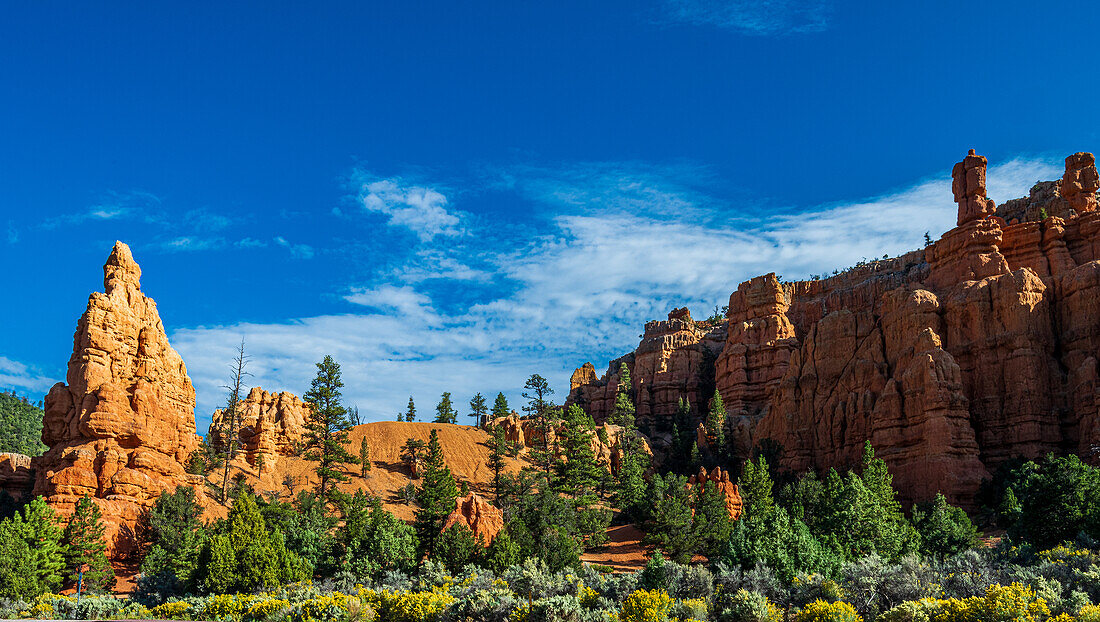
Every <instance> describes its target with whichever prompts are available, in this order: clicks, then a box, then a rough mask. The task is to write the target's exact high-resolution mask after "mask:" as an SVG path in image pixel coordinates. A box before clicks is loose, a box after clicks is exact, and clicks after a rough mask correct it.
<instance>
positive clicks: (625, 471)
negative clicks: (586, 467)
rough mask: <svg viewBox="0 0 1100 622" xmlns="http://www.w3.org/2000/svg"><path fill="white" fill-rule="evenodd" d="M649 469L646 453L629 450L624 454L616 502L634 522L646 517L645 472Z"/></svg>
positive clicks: (620, 464) (620, 462)
mask: <svg viewBox="0 0 1100 622" xmlns="http://www.w3.org/2000/svg"><path fill="white" fill-rule="evenodd" d="M648 469H649V458H648V456H646V455H645V454H644V453H642V452H640V451H629V450H628V451H624V452H623V454H622V458H621V459H620V461H619V472H618V480H619V481H618V486H617V488H616V490H615V498H614V501H615V505H616V506H617V507H618V508H619V509H621V510H622V511H623V512H626V514H627V516H630V517H632V518H633V519H634V520H638V519H639V518H640V517H643V516H645V515H646V512H645V507H646V504H647V500H646V481H645V472H646V470H648Z"/></svg>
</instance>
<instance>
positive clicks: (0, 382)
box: [0, 356, 58, 397]
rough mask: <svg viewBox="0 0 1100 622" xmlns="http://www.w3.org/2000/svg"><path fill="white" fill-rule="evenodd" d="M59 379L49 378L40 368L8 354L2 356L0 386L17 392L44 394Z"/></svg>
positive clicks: (0, 358) (0, 357)
mask: <svg viewBox="0 0 1100 622" xmlns="http://www.w3.org/2000/svg"><path fill="white" fill-rule="evenodd" d="M57 380H58V379H56V378H49V377H47V376H46V375H44V374H42V373H41V372H40V371H39V370H37V369H34V368H32V367H30V366H28V365H26V364H24V363H20V362H19V361H14V360H12V359H10V358H8V357H6V356H0V388H6V389H15V390H16V391H17V392H21V393H22V392H27V393H31V394H36V395H37V396H38V397H40V396H41V394H44V393H45V392H46V390H47V389H49V388H50V387H51V386H52V385H53V384H54V383H55V382H57Z"/></svg>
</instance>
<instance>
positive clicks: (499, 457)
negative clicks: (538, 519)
mask: <svg viewBox="0 0 1100 622" xmlns="http://www.w3.org/2000/svg"><path fill="white" fill-rule="evenodd" d="M487 444H488V445H489V460H488V463H487V466H488V467H489V469H490V470H492V472H493V482H492V485H493V498H494V499H495V500H496V502H497V506H501V500H500V493H501V487H502V481H501V474H502V473H503V472H504V467H505V465H506V464H507V463H506V461H505V459H504V457H505V456H506V455H507V454H508V449H509V445H510V443H509V442H508V438H507V437H506V436H505V435H504V426H502V425H494V426H492V427H491V428H489V440H488V441H487Z"/></svg>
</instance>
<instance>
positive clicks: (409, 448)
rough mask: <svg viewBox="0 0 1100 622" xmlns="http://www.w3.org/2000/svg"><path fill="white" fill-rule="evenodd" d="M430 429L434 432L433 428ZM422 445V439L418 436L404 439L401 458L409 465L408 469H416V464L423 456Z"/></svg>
mask: <svg viewBox="0 0 1100 622" xmlns="http://www.w3.org/2000/svg"><path fill="white" fill-rule="evenodd" d="M432 431H433V432H434V431H435V430H432ZM424 447H425V445H424V441H422V440H420V439H418V438H407V439H405V444H404V445H402V446H401V459H402V460H403V461H404V462H405V464H406V465H407V466H408V467H409V470H410V471H413V472H415V471H416V465H417V464H418V463H419V462H420V459H421V458H422V457H423V454H424Z"/></svg>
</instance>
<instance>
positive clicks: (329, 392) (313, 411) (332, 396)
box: [303, 356, 356, 499]
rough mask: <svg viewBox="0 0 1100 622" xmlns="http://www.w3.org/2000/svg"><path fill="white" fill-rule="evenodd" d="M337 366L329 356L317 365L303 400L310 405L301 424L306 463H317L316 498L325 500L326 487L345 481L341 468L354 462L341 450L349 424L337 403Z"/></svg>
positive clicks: (345, 409)
mask: <svg viewBox="0 0 1100 622" xmlns="http://www.w3.org/2000/svg"><path fill="white" fill-rule="evenodd" d="M343 386H344V383H343V381H342V380H341V379H340V365H339V364H338V363H337V362H336V361H335V360H333V358H332V357H331V356H325V358H324V360H322V361H321V362H320V363H317V377H315V378H314V379H313V382H312V383H311V385H310V389H309V391H307V392H306V394H305V397H304V400H305V402H306V403H307V404H309V405H310V409H309V414H308V415H307V419H306V424H305V440H306V444H305V448H306V453H305V455H304V456H303V457H304V458H305V459H306V460H310V461H313V462H316V463H317V469H316V471H315V472H316V473H317V476H318V477H319V478H320V480H321V481H320V486H319V488H318V496H320V497H321V498H323V499H324V498H327V495H329V494H330V493H331V490H330V486H329V485H330V484H332V485H335V484H336V483H338V482H346V481H348V476H347V475H345V474H344V472H343V467H344V466H345V465H347V464H354V463H355V462H356V458H355V456H353V455H351V453H349V452H348V450H347V449H346V448H345V447H344V446H345V445H346V444H347V442H348V431H349V430H350V429H351V421H349V420H348V411H347V408H345V407H344V406H343V405H341V404H340V389H341V388H342V387H343Z"/></svg>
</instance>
